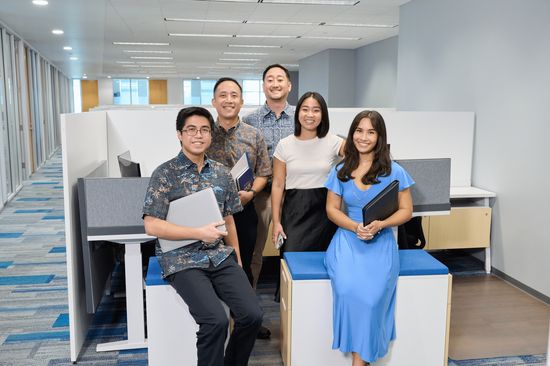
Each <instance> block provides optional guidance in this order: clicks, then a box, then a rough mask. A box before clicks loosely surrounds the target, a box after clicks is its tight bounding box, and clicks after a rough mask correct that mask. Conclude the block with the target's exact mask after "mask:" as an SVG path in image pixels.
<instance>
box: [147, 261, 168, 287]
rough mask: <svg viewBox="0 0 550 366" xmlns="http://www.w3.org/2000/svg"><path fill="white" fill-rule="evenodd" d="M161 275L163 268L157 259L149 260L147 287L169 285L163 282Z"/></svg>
mask: <svg viewBox="0 0 550 366" xmlns="http://www.w3.org/2000/svg"><path fill="white" fill-rule="evenodd" d="M160 274H161V268H160V264H159V261H158V260H157V257H155V256H153V257H151V258H149V267H148V268H147V277H146V278H145V284H146V285H147V286H163V285H168V282H166V281H165V280H163V279H162V278H161V276H160Z"/></svg>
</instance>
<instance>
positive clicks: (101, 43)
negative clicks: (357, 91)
mask: <svg viewBox="0 0 550 366" xmlns="http://www.w3.org/2000/svg"><path fill="white" fill-rule="evenodd" d="M48 1H49V4H48V5H46V6H39V5H34V4H33V3H32V0H0V22H2V23H4V24H5V25H6V26H7V27H8V28H9V29H11V30H12V31H13V32H15V33H16V34H18V35H19V36H20V37H22V38H23V39H24V40H25V41H26V42H28V43H29V44H30V45H31V46H32V47H33V48H35V49H36V50H37V51H38V52H39V53H41V54H42V55H44V57H46V58H47V59H48V60H50V61H51V62H52V63H53V64H54V65H55V66H57V67H58V68H59V69H60V70H61V71H62V72H63V73H65V74H66V75H67V76H69V77H72V78H81V77H82V76H83V75H84V74H86V75H87V76H88V78H92V79H93V78H99V77H107V76H111V77H145V76H150V77H152V78H167V77H182V78H196V77H201V78H218V77H220V76H221V75H223V76H233V77H236V78H241V79H242V78H256V77H258V76H259V77H261V73H262V71H263V69H264V68H265V67H266V66H267V65H270V64H272V63H280V64H283V65H285V66H287V67H288V69H290V70H291V71H296V70H298V67H297V65H298V62H299V60H300V59H303V58H305V57H308V56H311V55H313V54H316V53H318V52H321V51H324V50H326V49H356V48H358V47H362V46H364V45H367V44H370V43H374V42H377V41H380V40H383V39H386V38H390V37H393V36H396V35H397V34H398V29H399V27H395V28H371V27H355V26H328V25H324V26H320V25H315V26H310V25H274V24H244V23H204V22H173V21H165V20H164V18H179V19H181V18H185V19H201V20H204V19H206V20H239V21H244V20H247V21H269V22H282V21H284V22H290V21H292V22H316V23H321V22H333V23H336V22H337V23H369V24H389V25H398V24H399V6H400V5H402V4H404V3H407V2H409V1H410V0H361V1H360V2H359V3H358V4H356V5H355V6H335V5H282V4H268V3H236V2H215V1H204V0H197V1H184V0H48ZM54 29H61V30H63V31H64V34H62V35H55V34H53V33H52V30H54ZM169 33H186V34H229V35H238V36H239V35H269V36H302V37H350V38H360V39H359V40H323V39H306V38H266V37H261V38H239V37H236V38H235V37H231V38H213V37H175V36H169V35H168V34H169ZM113 42H165V43H169V44H170V45H168V46H129V45H114V44H113ZM228 45H274V46H282V47H281V48H241V47H228ZM64 46H70V47H72V48H73V49H72V50H70V51H65V50H63V47H64ZM125 50H134V51H145V50H162V51H170V52H171V53H167V54H152V53H143V52H136V53H133V52H132V53H125V52H123V51H125ZM223 52H261V53H268V55H259V56H255V55H230V54H229V55H228V54H223ZM132 56H139V57H144V56H145V57H158V56H160V57H173V59H168V60H153V59H131V58H130V57H132ZM70 57H77V58H78V60H70ZM220 58H226V59H259V61H220V60H219V59H220ZM117 61H118V63H117ZM125 62H136V63H133V64H132V63H125ZM137 62H169V63H168V64H145V63H141V64H138V63H137ZM172 62H173V63H172ZM228 63H233V64H235V63H236V64H241V65H223V64H228ZM243 64H247V65H243ZM248 64H251V65H248ZM123 65H127V66H123ZM290 65H295V66H290ZM128 66H131V67H128ZM138 66H139V67H138ZM151 66H174V67H151ZM167 71H168V72H170V73H166V72H167Z"/></svg>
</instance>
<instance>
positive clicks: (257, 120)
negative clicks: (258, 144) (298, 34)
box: [242, 64, 294, 289]
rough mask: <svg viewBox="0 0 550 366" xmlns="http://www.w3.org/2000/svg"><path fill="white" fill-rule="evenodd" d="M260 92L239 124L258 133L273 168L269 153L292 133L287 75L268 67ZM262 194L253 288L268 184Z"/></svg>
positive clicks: (267, 218) (263, 237)
mask: <svg viewBox="0 0 550 366" xmlns="http://www.w3.org/2000/svg"><path fill="white" fill-rule="evenodd" d="M263 81H264V82H263V84H262V89H263V91H264V94H265V98H266V102H265V104H264V105H263V106H261V107H260V108H258V109H256V110H255V111H253V112H251V113H249V114H247V115H246V116H244V117H243V118H242V121H243V122H244V123H246V124H249V125H250V126H253V127H256V128H257V129H259V130H260V131H262V133H263V135H264V137H265V140H266V142H267V153H268V154H269V160H270V162H271V166H272V167H273V153H274V152H275V148H276V147H277V144H278V143H279V141H280V140H281V139H283V138H285V137H287V136H289V135H292V134H293V133H294V107H293V106H291V105H290V104H288V102H287V98H288V93H289V92H290V89H291V88H292V85H291V83H290V73H289V72H288V70H287V69H286V68H284V67H283V66H281V65H279V64H274V65H269V66H268V67H267V68H266V69H265V70H264V74H263ZM272 180H273V177H272V176H271V177H270V178H269V181H268V183H267V185H266V187H265V188H264V190H263V191H262V192H258V194H257V195H256V200H255V204H256V211H257V212H258V233H257V236H256V244H255V246H254V254H253V256H252V264H251V270H252V275H253V276H254V286H253V287H254V289H256V283H257V282H258V278H259V277H260V271H261V269H262V254H263V251H264V246H265V243H266V240H267V234H268V232H269V224H270V222H271V181H272Z"/></svg>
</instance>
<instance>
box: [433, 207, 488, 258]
mask: <svg viewBox="0 0 550 366" xmlns="http://www.w3.org/2000/svg"><path fill="white" fill-rule="evenodd" d="M422 227H423V229H424V236H425V237H426V247H425V248H424V249H426V250H435V249H465V248H488V247H489V245H490V236H491V208H490V207H457V208H454V207H453V208H452V209H451V214H450V215H440V216H425V217H423V218H422Z"/></svg>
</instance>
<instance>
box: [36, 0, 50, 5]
mask: <svg viewBox="0 0 550 366" xmlns="http://www.w3.org/2000/svg"><path fill="white" fill-rule="evenodd" d="M32 3H33V4H35V5H48V2H47V1H46V0H33V2H32Z"/></svg>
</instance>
